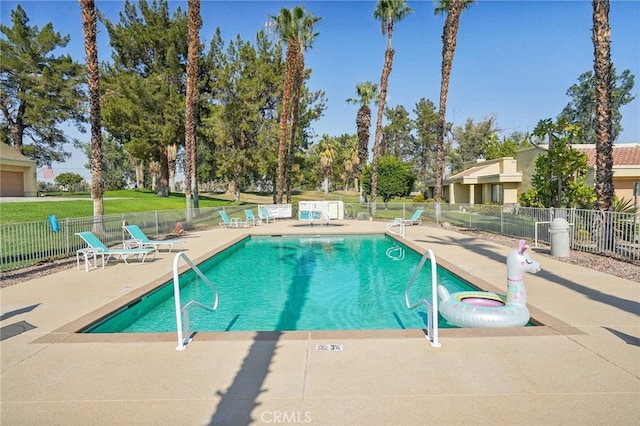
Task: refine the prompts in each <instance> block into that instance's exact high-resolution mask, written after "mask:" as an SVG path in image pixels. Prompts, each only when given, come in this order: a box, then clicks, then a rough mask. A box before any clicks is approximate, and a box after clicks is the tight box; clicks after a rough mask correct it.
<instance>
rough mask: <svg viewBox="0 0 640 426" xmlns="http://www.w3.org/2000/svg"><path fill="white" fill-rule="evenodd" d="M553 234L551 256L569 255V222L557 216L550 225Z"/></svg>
mask: <svg viewBox="0 0 640 426" xmlns="http://www.w3.org/2000/svg"><path fill="white" fill-rule="evenodd" d="M549 233H550V234H551V256H556V257H569V245H570V244H569V243H570V240H569V222H567V221H566V220H565V219H562V218H560V217H557V218H555V219H553V220H552V221H551V225H549Z"/></svg>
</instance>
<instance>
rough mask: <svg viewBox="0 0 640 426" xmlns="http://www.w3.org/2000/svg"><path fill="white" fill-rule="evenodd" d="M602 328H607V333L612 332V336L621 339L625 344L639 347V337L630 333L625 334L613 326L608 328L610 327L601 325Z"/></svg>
mask: <svg viewBox="0 0 640 426" xmlns="http://www.w3.org/2000/svg"><path fill="white" fill-rule="evenodd" d="M603 328H604V329H605V330H607V331H608V332H609V333H611V334H613V335H614V336H616V337H619V338H620V339H622V340H623V341H624V342H625V343H626V344H627V345H631V346H639V347H640V338H638V337H636V336H631V335H630V334H626V333H623V332H621V331H618V330H614V329H613V328H610V327H603Z"/></svg>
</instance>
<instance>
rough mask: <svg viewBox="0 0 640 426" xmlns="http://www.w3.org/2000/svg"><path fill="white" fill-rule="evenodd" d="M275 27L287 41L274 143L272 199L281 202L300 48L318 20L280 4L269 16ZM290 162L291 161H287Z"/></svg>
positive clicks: (310, 39)
mask: <svg viewBox="0 0 640 426" xmlns="http://www.w3.org/2000/svg"><path fill="white" fill-rule="evenodd" d="M270 19H271V22H272V24H273V27H274V29H275V31H276V32H277V33H278V34H279V35H280V39H281V40H282V42H283V43H285V44H286V45H287V51H286V60H285V77H284V93H283V96H282V110H281V113H280V114H281V115H280V142H279V145H278V178H277V179H278V180H277V182H276V203H278V204H279V203H282V197H283V193H284V186H285V160H286V158H287V153H288V149H287V146H288V145H287V134H288V132H287V127H288V123H289V122H291V132H290V135H291V138H292V141H291V143H293V138H294V137H295V135H294V132H295V128H296V124H297V117H296V115H297V112H298V106H299V101H300V93H301V86H302V79H303V75H304V72H303V71H304V50H306V49H308V48H310V47H311V44H312V43H313V40H314V39H315V38H316V36H317V35H318V33H314V32H313V26H314V25H315V24H316V22H318V21H319V20H320V18H316V17H314V16H313V15H312V14H310V13H309V14H307V12H306V11H305V10H304V7H302V6H295V7H294V8H293V9H291V10H290V9H287V8H286V7H283V8H282V9H280V14H279V15H278V16H270ZM290 164H292V163H290Z"/></svg>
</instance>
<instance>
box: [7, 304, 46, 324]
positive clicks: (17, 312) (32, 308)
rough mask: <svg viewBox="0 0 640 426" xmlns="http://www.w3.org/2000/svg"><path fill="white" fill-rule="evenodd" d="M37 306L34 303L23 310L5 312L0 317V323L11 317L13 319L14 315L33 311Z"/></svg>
mask: <svg viewBox="0 0 640 426" xmlns="http://www.w3.org/2000/svg"><path fill="white" fill-rule="evenodd" d="M38 306H40V304H39V303H36V304H35V305H31V306H25V307H24V308H20V309H16V310H14V311H11V312H6V313H4V314H2V315H0V321H4V320H6V319H9V318H11V317H14V316H16V315H20V314H26V313H27V312H31V311H33V310H34V309H35V308H37V307H38Z"/></svg>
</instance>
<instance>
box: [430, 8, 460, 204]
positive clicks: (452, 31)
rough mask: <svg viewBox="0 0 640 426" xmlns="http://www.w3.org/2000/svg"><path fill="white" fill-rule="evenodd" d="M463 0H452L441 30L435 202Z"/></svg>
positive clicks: (438, 196) (441, 173)
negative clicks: (440, 75)
mask: <svg viewBox="0 0 640 426" xmlns="http://www.w3.org/2000/svg"><path fill="white" fill-rule="evenodd" d="M464 7H465V4H464V2H463V1H452V2H451V8H450V9H449V11H448V12H447V18H446V19H445V22H444V29H443V32H442V70H441V71H442V78H441V81H440V110H439V111H438V145H437V150H436V187H435V194H434V198H435V201H436V202H437V203H439V202H441V201H442V183H443V179H444V132H445V129H446V112H447V95H448V93H449V79H450V78H451V66H452V65H453V54H454V53H455V51H456V38H457V35H458V27H459V25H460V15H461V14H462V11H463V10H464Z"/></svg>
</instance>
